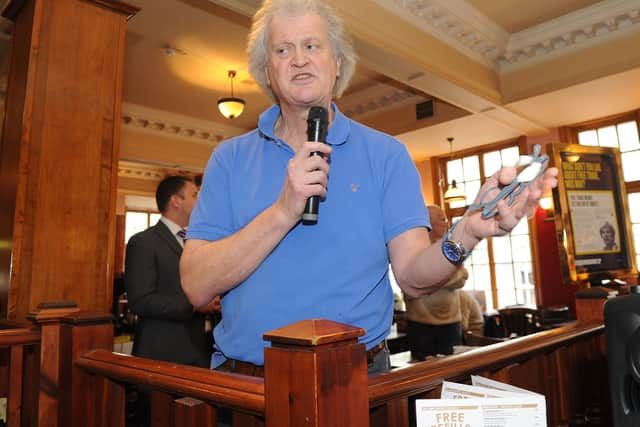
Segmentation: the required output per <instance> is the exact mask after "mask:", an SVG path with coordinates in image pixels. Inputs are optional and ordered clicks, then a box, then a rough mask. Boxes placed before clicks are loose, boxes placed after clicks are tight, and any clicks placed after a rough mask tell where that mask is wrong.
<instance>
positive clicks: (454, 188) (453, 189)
mask: <svg viewBox="0 0 640 427" xmlns="http://www.w3.org/2000/svg"><path fill="white" fill-rule="evenodd" d="M447 141H449V157H450V158H451V157H453V138H452V137H449V138H447ZM466 200H467V196H466V195H465V194H464V191H463V190H462V189H461V188H460V187H458V185H457V183H456V180H455V179H454V180H452V181H451V186H450V187H449V188H448V189H447V191H445V192H444V201H445V202H447V203H456V202H464V201H466Z"/></svg>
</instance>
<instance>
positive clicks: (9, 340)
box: [0, 320, 40, 426]
mask: <svg viewBox="0 0 640 427" xmlns="http://www.w3.org/2000/svg"><path fill="white" fill-rule="evenodd" d="M0 349H2V354H3V356H2V357H0V359H1V360H2V361H3V362H5V363H3V364H2V365H1V366H0V372H2V374H0V377H1V378H2V384H3V387H2V390H3V393H2V396H3V397H6V398H7V408H6V416H7V422H9V423H10V424H9V425H16V426H19V425H32V424H33V423H34V421H35V417H34V416H33V414H34V412H35V402H36V395H37V389H36V387H35V385H36V384H37V381H38V364H39V351H40V333H39V331H38V330H36V329H32V328H31V327H30V326H29V325H23V324H20V323H15V322H10V321H6V320H3V321H0ZM5 379H6V383H5Z"/></svg>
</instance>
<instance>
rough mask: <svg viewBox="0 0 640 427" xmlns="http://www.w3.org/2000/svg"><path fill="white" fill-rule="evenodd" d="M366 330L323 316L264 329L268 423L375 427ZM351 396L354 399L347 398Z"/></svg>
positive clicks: (278, 424) (273, 424) (317, 426)
mask: <svg viewBox="0 0 640 427" xmlns="http://www.w3.org/2000/svg"><path fill="white" fill-rule="evenodd" d="M362 335H364V330H363V329H361V328H356V327H353V326H349V325H345V324H342V323H338V322H333V321H329V320H321V319H310V320H303V321H300V322H297V323H294V324H292V325H288V326H285V327H283V328H280V329H277V330H274V331H270V332H268V333H266V334H264V338H265V339H266V340H269V341H271V347H268V348H266V349H265V355H264V359H265V360H264V362H265V363H264V367H265V372H264V385H265V396H267V401H266V402H265V415H266V424H267V427H269V426H278V427H281V426H298V425H305V426H308V427H320V426H326V427H329V426H336V425H348V426H352V427H361V426H362V427H364V426H369V397H368V392H367V381H368V376H367V360H366V352H365V346H364V344H360V343H358V337H360V336H362ZM345 396H348V399H347V398H345Z"/></svg>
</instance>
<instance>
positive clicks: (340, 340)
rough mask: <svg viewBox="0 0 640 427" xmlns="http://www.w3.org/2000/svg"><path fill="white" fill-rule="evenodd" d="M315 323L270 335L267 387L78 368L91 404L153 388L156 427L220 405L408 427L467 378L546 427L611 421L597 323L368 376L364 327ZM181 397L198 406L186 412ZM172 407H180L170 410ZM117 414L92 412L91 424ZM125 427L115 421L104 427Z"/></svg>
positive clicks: (131, 361)
mask: <svg viewBox="0 0 640 427" xmlns="http://www.w3.org/2000/svg"><path fill="white" fill-rule="evenodd" d="M318 322H319V321H307V322H302V323H300V324H296V325H292V326H291V327H289V328H285V329H286V330H285V329H283V330H279V331H274V332H272V333H270V334H267V338H268V339H270V340H272V345H273V347H272V348H270V349H267V350H266V353H265V354H266V356H265V379H264V380H262V379H261V378H252V377H246V376H243V375H235V374H227V373H220V372H211V371H208V370H203V369H199V368H188V367H183V366H178V365H173V364H169V363H163V362H151V361H148V360H142V359H138V358H133V357H128V356H122V355H114V354H111V353H110V352H106V351H92V352H90V353H88V354H85V355H84V356H82V357H80V358H79V359H78V360H77V362H76V365H77V366H78V367H81V368H82V369H83V370H84V371H86V372H87V373H88V374H89V375H92V376H94V377H95V378H96V379H98V378H99V381H100V382H101V383H100V384H102V385H101V386H100V387H98V389H97V393H98V395H96V397H95V399H101V398H100V393H103V392H104V390H110V392H109V393H110V395H111V396H117V397H119V398H120V397H123V396H124V388H123V387H124V385H123V383H128V382H132V383H144V384H147V385H149V386H151V387H153V389H154V390H156V393H159V394H160V396H156V398H155V399H154V402H164V405H162V406H161V407H162V408H163V409H164V410H163V414H162V415H161V414H156V418H155V419H156V420H158V422H161V424H157V423H154V425H185V423H186V421H185V420H187V419H189V420H191V421H193V420H194V419H196V418H197V417H195V416H194V415H193V414H191V415H188V414H189V410H190V409H191V407H194V408H198V411H199V413H201V414H207V415H206V416H205V417H209V418H208V420H205V419H201V422H202V424H192V425H210V424H207V422H208V423H211V422H212V420H215V418H216V407H217V405H222V406H229V407H231V408H232V410H233V411H235V413H237V414H238V416H237V417H236V418H234V425H236V426H246V425H263V422H264V421H263V420H265V419H266V425H267V426H298V425H305V426H342V425H345V426H347V425H348V426H362V427H365V426H390V427H394V426H397V427H400V426H402V427H406V426H409V425H410V423H411V422H412V421H413V416H412V415H413V414H412V413H411V410H410V408H411V402H412V400H413V398H416V397H427V398H428V397H437V395H438V394H439V388H440V385H441V383H442V381H443V380H452V381H462V382H468V380H469V377H470V375H471V374H478V375H483V376H486V377H490V378H493V379H496V380H499V381H504V382H507V383H510V384H512V385H516V386H521V387H524V388H527V389H529V390H532V391H536V392H539V393H542V394H544V395H545V396H546V397H547V411H548V418H549V426H558V425H566V424H568V421H569V420H570V419H576V418H577V417H580V416H581V414H584V413H585V412H586V411H589V410H592V411H595V412H598V411H599V412H598V413H599V416H600V418H601V419H608V418H607V417H608V413H609V410H608V406H607V401H608V400H607V393H608V392H607V389H608V388H607V387H606V384H607V382H606V369H603V367H606V361H604V360H603V357H604V353H603V350H604V348H603V342H602V339H603V326H602V325H598V324H588V325H572V326H567V327H563V328H558V329H555V330H550V331H545V332H541V333H538V334H534V335H531V336H527V337H523V338H518V339H515V340H511V341H508V342H505V343H501V344H495V345H491V346H487V347H482V348H478V349H475V350H472V351H470V352H467V353H464V354H460V355H455V356H448V357H445V358H440V359H434V360H430V361H426V362H422V363H416V364H414V365H408V366H407V367H404V368H401V369H395V370H393V371H391V372H388V373H383V374H377V375H370V376H368V377H367V376H366V372H364V370H365V361H364V359H365V358H364V349H363V348H362V346H361V345H360V344H357V343H356V342H355V340H356V337H357V335H358V334H359V333H360V330H358V329H356V328H350V327H348V326H345V325H339V324H334V323H331V322H325V323H322V327H318V325H320V323H318ZM307 332H308V335H305V334H306V333H307ZM347 336H348V337H347ZM273 351H275V353H274V352H273ZM274 365H275V366H274ZM94 393H96V391H94ZM182 396H189V397H192V398H196V399H198V400H197V401H196V402H197V404H196V405H193V401H190V402H191V405H192V406H190V407H189V408H184V404H183V403H182V402H180V400H181V399H179V398H180V397H182ZM111 400H112V399H110V401H111ZM102 401H105V400H104V397H103V398H102ZM170 405H174V408H182V409H181V410H180V411H178V410H176V409H174V410H172V411H167V410H166V408H167V407H168V406H170ZM120 406H121V405H116V406H115V408H120ZM203 408H206V409H203ZM113 410H114V406H113V405H110V406H109V407H106V406H104V407H102V408H97V411H96V412H95V413H94V414H93V415H92V417H94V418H92V420H93V421H92V422H97V420H100V419H106V417H108V416H109V414H112V413H113ZM159 420H162V421H159ZM87 422H89V420H87ZM122 422H123V420H122V417H119V418H118V419H117V420H112V421H111V422H110V423H108V424H105V425H114V426H122V425H124V424H122ZM213 425H215V422H213ZM602 425H607V423H606V422H605V423H603V424H602Z"/></svg>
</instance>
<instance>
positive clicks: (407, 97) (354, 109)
mask: <svg viewBox="0 0 640 427" xmlns="http://www.w3.org/2000/svg"><path fill="white" fill-rule="evenodd" d="M426 99H428V98H427V97H426V96H425V95H424V94H423V93H421V92H419V91H418V90H415V89H410V88H406V89H403V88H400V87H396V86H392V85H388V84H384V83H379V84H376V85H373V86H368V87H367V88H366V89H363V90H359V91H356V92H352V93H349V94H348V95H345V96H344V97H343V98H340V99H339V100H338V105H339V106H340V110H341V111H342V113H343V114H344V115H345V116H347V117H350V118H352V119H354V120H358V119H361V118H364V117H366V116H369V115H371V114H379V113H382V112H384V111H386V110H389V109H392V108H398V107H401V106H404V105H409V104H417V103H419V102H422V101H425V100H426Z"/></svg>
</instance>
